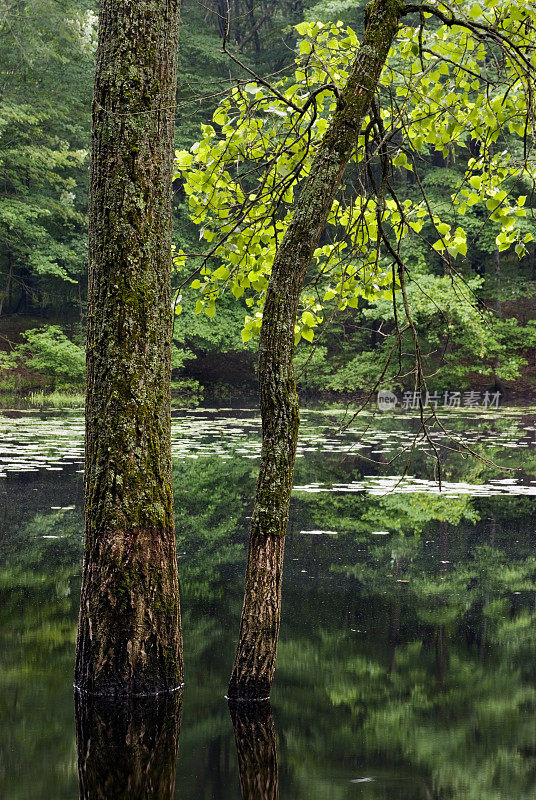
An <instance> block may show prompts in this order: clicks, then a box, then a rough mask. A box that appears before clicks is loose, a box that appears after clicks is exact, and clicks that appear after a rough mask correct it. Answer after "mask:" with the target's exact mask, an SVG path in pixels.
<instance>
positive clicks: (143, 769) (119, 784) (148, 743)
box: [75, 692, 182, 800]
mask: <svg viewBox="0 0 536 800" xmlns="http://www.w3.org/2000/svg"><path fill="white" fill-rule="evenodd" d="M75 709H76V738H77V745H78V776H79V786H80V794H79V797H80V800H171V798H172V797H173V795H174V790H175V770H176V765H177V754H178V749H179V733H180V725H181V717H182V692H172V693H169V694H163V695H159V696H158V697H143V698H142V697H137V698H133V699H131V700H129V701H124V702H120V703H118V702H117V701H110V700H106V699H103V698H100V697H91V696H89V695H87V694H85V693H83V692H75Z"/></svg>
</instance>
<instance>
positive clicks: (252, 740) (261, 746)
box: [229, 701, 279, 800]
mask: <svg viewBox="0 0 536 800" xmlns="http://www.w3.org/2000/svg"><path fill="white" fill-rule="evenodd" d="M229 711H230V714H231V719H232V722H233V730H234V735H235V742H236V753H237V757H238V766H239V770H240V787H241V790H242V800H277V798H278V797H279V780H278V772H277V748H276V736H275V727H274V717H273V714H272V708H271V706H270V703H269V702H268V701H261V702H256V703H248V702H233V701H229Z"/></svg>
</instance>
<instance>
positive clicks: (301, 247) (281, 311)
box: [229, 0, 403, 698]
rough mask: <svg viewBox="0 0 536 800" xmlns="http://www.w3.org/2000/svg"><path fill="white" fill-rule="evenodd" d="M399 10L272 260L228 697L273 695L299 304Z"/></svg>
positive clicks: (363, 70)
mask: <svg viewBox="0 0 536 800" xmlns="http://www.w3.org/2000/svg"><path fill="white" fill-rule="evenodd" d="M402 11H403V4H402V2H400V0H373V2H372V3H370V4H369V6H368V7H367V15H366V16H367V27H366V31H365V36H364V39H363V44H362V46H361V47H360V49H359V51H358V54H357V57H356V59H355V61H354V64H353V66H352V69H351V72H350V75H349V78H348V82H347V84H346V86H345V87H344V89H343V90H342V92H341V96H340V99H339V103H338V109H337V111H336V113H335V115H334V117H333V119H332V121H331V124H330V125H329V127H328V129H327V131H326V133H325V135H324V137H323V139H322V141H321V142H320V143H319V145H318V148H317V149H316V154H315V156H314V158H313V162H312V165H311V169H310V171H309V176H308V178H307V179H306V180H305V181H304V182H303V186H302V189H301V193H300V196H299V198H298V200H297V201H296V204H295V206H294V210H293V217H292V220H291V222H290V225H289V227H288V229H287V232H286V233H285V235H284V237H283V240H282V242H281V245H280V247H279V249H278V251H277V253H276V256H275V259H274V263H273V267H272V274H271V277H270V281H269V284H268V289H267V292H266V301H265V306H264V313H263V321H262V328H261V335H260V342H259V386H260V406H261V414H262V454H261V465H260V471H259V479H258V483H257V489H256V493H255V504H254V508H253V516H252V520H251V538H250V548H249V556H248V563H247V573H246V581H245V594H244V607H243V610H242V618H241V624H240V637H239V643H238V649H237V653H236V659H235V663H234V667H233V672H232V675H231V681H230V685H229V696H230V697H243V698H261V697H266V696H268V694H269V692H270V687H271V683H272V680H273V676H274V671H275V658H276V651H277V639H278V635H279V622H280V608H281V597H280V591H281V575H282V570H283V549H284V548H283V539H284V536H285V532H286V528H287V523H288V512H289V504H290V495H291V491H292V481H293V475H294V462H295V458H296V444H297V439H298V428H299V423H300V416H299V407H298V396H297V394H296V382H295V377H294V368H293V357H294V327H295V323H296V315H297V311H298V305H299V299H300V295H301V291H302V288H303V283H304V280H305V276H306V273H307V269H308V268H309V265H310V263H311V259H312V257H313V253H314V251H315V249H316V247H317V245H318V242H319V240H320V237H321V235H322V233H323V231H324V228H325V226H326V220H327V217H328V214H329V211H330V209H331V207H332V204H333V199H334V197H335V194H336V192H337V190H338V188H339V186H340V183H341V180H342V177H343V174H344V171H345V168H346V165H347V163H348V160H349V158H350V156H351V153H352V151H353V149H354V147H355V145H356V131H359V130H360V129H361V124H362V122H363V120H364V118H365V116H366V114H367V113H368V110H369V108H370V104H371V102H372V98H373V96H374V93H375V91H376V88H377V85H378V81H379V78H380V74H381V71H382V69H383V65H384V63H385V59H386V58H387V54H388V52H389V49H390V47H391V43H392V42H393V39H394V38H395V36H396V33H397V30H398V23H399V17H400V14H401V13H402Z"/></svg>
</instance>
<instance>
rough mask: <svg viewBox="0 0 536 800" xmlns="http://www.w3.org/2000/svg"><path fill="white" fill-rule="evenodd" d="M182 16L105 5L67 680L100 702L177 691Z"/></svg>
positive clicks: (143, 5) (146, 2)
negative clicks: (73, 634)
mask: <svg viewBox="0 0 536 800" xmlns="http://www.w3.org/2000/svg"><path fill="white" fill-rule="evenodd" d="M179 6H180V2H179V0H143V1H142V0H131V2H129V3H119V4H118V3H115V2H113V0H102V2H101V4H100V13H99V44H98V51H97V65H96V77H95V93H94V102H93V133H92V159H91V187H90V244H89V287H88V331H87V397H86V472H85V547H84V567H83V579H82V597H81V606H80V620H79V632H78V643H77V659H76V673H75V684H76V685H77V686H79V687H80V688H82V689H84V690H85V691H88V692H91V693H96V694H151V693H157V692H160V691H165V690H168V689H172V688H175V687H176V686H178V685H179V684H180V683H181V681H182V641H181V632H180V612H179V597H178V577H177V558H176V545H175V531H174V513H173V491H172V472H171V443H170V431H171V412H170V369H171V368H170V351H171V323H172V318H171V208H172V195H171V181H172V160H173V136H174V103H175V87H176V74H177V46H178V24H179Z"/></svg>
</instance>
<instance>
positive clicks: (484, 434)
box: [0, 408, 536, 536]
mask: <svg viewBox="0 0 536 800" xmlns="http://www.w3.org/2000/svg"><path fill="white" fill-rule="evenodd" d="M448 416H449V430H451V431H453V433H452V434H450V433H446V432H445V431H444V430H441V429H438V427H437V425H436V426H435V427H433V426H432V427H431V428H430V431H429V436H430V439H431V441H432V442H433V445H434V447H436V448H438V450H439V451H440V452H441V454H442V456H443V457H444V459H445V461H446V463H448V464H449V472H448V477H449V480H448V481H443V482H442V486H441V490H440V488H439V485H438V483H437V481H435V480H434V479H433V459H431V458H430V457H429V456H431V455H433V448H432V447H431V445H430V440H429V439H428V438H426V437H424V436H423V435H422V431H421V429H420V421H419V420H418V419H415V418H414V417H409V416H408V417H403V416H402V415H397V416H393V417H391V418H387V417H381V418H377V417H373V416H372V415H371V414H365V415H360V416H358V417H356V418H355V419H353V420H352V424H351V426H350V427H349V428H348V429H346V430H341V429H340V425H339V423H338V422H337V421H336V420H337V418H340V414H338V413H337V410H335V411H330V412H325V411H323V412H314V411H304V412H302V426H301V428H300V439H299V443H298V451H297V457H298V458H299V459H301V462H302V463H303V462H305V463H303V466H302V467H301V474H302V482H301V483H300V484H299V485H298V486H296V487H295V491H296V492H299V493H319V492H332V493H352V492H354V493H359V492H366V493H367V494H376V495H385V494H393V493H396V494H407V493H417V494H423V493H425V494H440V491H441V494H442V495H443V496H448V497H460V496H462V495H468V494H470V495H473V496H490V495H534V494H536V482H535V481H532V480H531V478H532V477H533V476H532V474H530V469H529V467H530V463H531V460H530V456H529V455H528V451H529V449H530V448H532V447H533V446H534V442H535V440H536V424H535V413H534V411H533V410H530V411H528V410H525V412H524V413H523V414H521V413H520V412H519V410H516V412H515V413H510V412H509V411H508V412H500V414H494V415H493V416H491V415H490V414H487V415H485V416H484V415H473V417H471V418H469V416H468V415H467V414H466V413H464V414H463V415H461V414H460V415H455V414H453V413H450V414H449V415H448ZM461 443H463V444H465V445H467V446H468V447H470V448H471V449H472V450H473V451H474V452H477V453H479V454H481V455H482V456H483V457H485V458H487V459H492V460H497V459H500V461H501V464H503V465H504V467H501V468H500V470H496V469H494V468H490V467H489V466H485V465H484V464H483V463H482V462H479V461H477V459H475V458H474V457H472V456H469V457H467V453H465V456H466V457H465V458H462V457H461V454H460V448H459V445H460V444H461ZM171 446H172V454H173V458H174V460H175V461H185V460H187V459H188V460H189V459H192V460H199V459H207V458H215V459H221V460H229V459H232V458H239V459H251V460H253V461H256V460H258V459H259V457H260V451H261V424H260V419H259V417H258V416H256V415H255V414H254V413H253V412H252V411H249V410H234V411H232V410H230V409H221V410H217V409H199V408H197V409H192V410H182V411H181V412H179V413H177V412H174V415H173V419H172V430H171ZM516 451H520V452H519V453H517V452H516ZM521 453H523V456H521ZM410 456H411V457H412V459H413V460H412V461H411V462H410V461H409V459H410ZM315 457H320V462H319V461H318V458H317V459H316V460H315ZM299 463H300V462H299ZM527 464H528V465H529V467H527ZM367 465H368V466H367ZM408 465H410V466H411V470H410V469H409V468H408ZM325 466H329V468H330V470H331V474H332V475H335V476H336V478H337V480H339V481H340V482H337V483H335V482H332V483H328V482H327V481H326V480H325V478H324V472H323V470H324V467H325ZM518 466H523V467H524V469H525V471H527V469H528V470H529V474H528V475H527V474H525V475H524V476H523V478H520V477H518V475H517V474H516V473H515V472H514V471H508V469H505V467H506V468H508V467H510V468H512V467H513V468H515V467H518ZM535 466H536V459H535ZM83 467H84V419H83V416H82V415H81V414H78V413H65V412H62V413H60V412H55V411H53V410H49V411H40V412H36V411H33V412H4V414H3V415H0V478H5V477H6V476H7V475H8V474H9V473H25V472H28V473H33V472H38V471H39V470H46V471H47V472H49V473H54V472H61V471H62V470H64V469H66V468H69V469H71V471H74V472H76V473H80V474H81V473H82V472H83ZM304 469H305V472H306V476H305V475H304V474H303V470H304ZM356 469H357V471H358V474H357V476H356V474H355V471H356ZM406 471H408V472H410V473H411V474H408V475H404V473H405V472H406ZM363 472H367V473H370V474H368V475H367V474H365V475H362V474H359V473H363ZM394 473H396V474H394ZM304 477H306V480H307V479H308V478H312V482H310V483H305V482H304V480H303V478H304ZM457 477H459V478H460V480H456V478H457ZM534 477H536V475H535V476H534ZM345 478H347V479H346V480H345ZM354 478H355V479H354ZM320 533H322V532H320ZM324 533H326V532H324ZM327 533H329V532H327ZM372 533H373V535H377V536H379V535H387V534H388V532H387V531H373V532H372ZM309 535H315V532H311V531H310V532H309ZM317 535H319V534H317Z"/></svg>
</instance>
